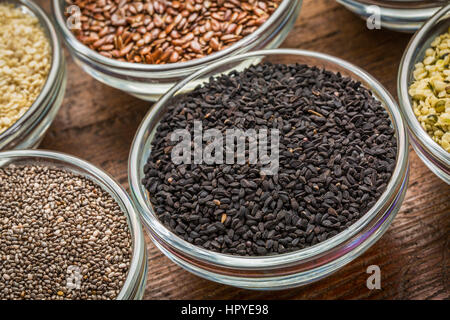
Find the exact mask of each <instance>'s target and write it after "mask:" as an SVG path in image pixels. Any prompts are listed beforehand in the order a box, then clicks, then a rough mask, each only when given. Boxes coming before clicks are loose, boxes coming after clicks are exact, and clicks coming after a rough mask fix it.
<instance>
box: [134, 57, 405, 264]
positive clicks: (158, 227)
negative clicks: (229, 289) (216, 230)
mask: <svg viewBox="0 0 450 320" xmlns="http://www.w3.org/2000/svg"><path fill="white" fill-rule="evenodd" d="M272 55H297V56H299V57H310V58H314V59H318V60H323V61H325V62H329V63H332V64H334V65H339V66H340V67H344V68H345V69H347V70H349V71H350V72H351V73H354V74H356V75H357V76H359V77H361V78H362V79H364V80H365V81H366V82H367V83H368V84H370V88H369V89H371V90H372V91H373V92H374V93H376V94H378V95H379V98H381V100H382V102H383V104H384V105H385V106H386V107H387V108H388V109H389V112H390V113H391V115H392V120H393V122H394V124H393V125H394V127H395V128H397V130H396V133H397V141H398V156H397V162H396V167H395V170H394V172H393V174H392V178H391V180H390V181H389V183H388V186H387V188H386V190H385V192H384V193H383V194H382V195H381V197H380V199H378V201H377V202H376V204H375V205H374V207H373V208H372V209H371V210H369V211H368V212H367V213H366V214H365V215H364V216H363V217H362V218H361V219H359V220H358V221H357V222H356V223H354V224H353V225H352V226H350V227H349V228H348V229H346V230H344V231H343V232H341V233H339V234H338V235H336V236H334V237H333V238H330V239H328V240H326V241H324V242H321V243H319V244H317V245H315V246H312V247H309V248H305V249H302V250H298V251H294V252H291V253H285V254H279V255H273V256H262V257H244V256H235V255H228V254H222V253H216V252H213V251H209V250H206V249H203V248H200V247H198V246H195V245H193V244H190V243H188V242H187V241H185V240H183V239H181V238H179V237H178V236H176V235H175V234H174V233H172V232H171V231H170V230H169V229H167V228H166V227H165V226H164V225H163V224H162V223H161V222H160V221H159V220H158V219H157V217H156V216H155V214H154V213H153V210H152V209H151V208H150V206H149V205H148V203H147V201H146V200H145V196H144V194H143V193H142V188H141V185H140V184H141V181H140V177H139V174H138V173H139V172H140V170H142V168H139V167H138V165H139V163H140V159H139V158H138V157H139V154H140V152H141V150H140V149H141V148H142V146H144V145H145V144H146V140H144V137H145V134H146V132H147V131H148V127H149V123H150V122H151V120H152V118H153V117H154V116H155V115H156V114H157V113H158V111H159V109H161V108H163V106H164V105H165V104H166V102H167V101H168V100H169V99H170V98H171V97H172V96H173V95H174V94H175V93H177V92H178V91H179V90H180V89H181V88H183V87H184V86H185V85H186V84H188V83H189V82H190V81H192V80H193V79H196V78H198V77H199V76H201V75H202V74H207V73H209V72H211V71H214V70H215V69H218V68H219V67H221V66H223V65H226V64H231V63H233V62H237V61H242V60H246V59H249V58H252V57H253V58H254V57H265V56H272ZM299 63H301V62H299ZM407 147H408V137H407V134H406V129H405V127H404V125H403V121H402V117H401V114H400V112H399V110H398V106H397V103H396V102H395V100H394V99H393V97H392V96H391V95H390V93H389V92H388V91H387V90H386V89H385V88H384V87H383V86H382V85H381V84H380V83H379V82H378V81H377V80H376V79H375V78H373V77H372V76H371V75H370V74H368V73H367V72H365V71H364V70H362V69H360V68H359V67H357V66H355V65H353V64H351V63H349V62H347V61H345V60H342V59H339V58H336V57H333V56H330V55H327V54H323V53H318V52H313V51H307V50H298V49H271V50H260V51H253V52H248V53H245V54H241V55H236V56H232V57H229V58H226V59H224V60H221V61H219V62H217V63H214V64H212V65H209V66H207V67H205V68H203V69H201V70H199V71H197V72H195V73H194V74H192V75H191V76H189V77H188V78H186V79H185V80H183V81H181V82H179V83H178V84H176V85H175V86H174V87H173V88H172V89H170V91H168V92H167V93H166V94H165V95H164V96H163V97H162V98H161V99H160V100H159V101H158V102H157V103H156V104H155V105H154V106H153V107H152V109H151V110H150V111H149V112H148V113H147V115H146V116H145V118H144V120H143V121H142V123H141V125H140V127H139V129H138V131H137V133H136V136H135V138H134V141H133V144H132V147H131V151H130V157H129V163H128V178H129V184H130V189H131V195H132V197H133V200H134V201H135V204H136V206H137V208H138V211H139V213H140V214H141V218H142V219H143V222H144V224H145V225H146V226H147V227H150V228H151V229H152V231H153V232H155V233H156V235H157V236H158V237H159V238H160V239H161V240H162V241H164V242H166V243H168V244H169V246H172V247H174V248H175V250H179V251H181V252H183V253H184V254H187V255H190V256H193V257H194V258H196V259H200V260H202V261H206V262H207V263H212V264H214V265H218V266H222V267H225V268H238V269H248V270H255V269H266V268H274V267H275V268H276V267H279V266H282V265H286V264H290V263H296V262H299V261H303V260H307V259H311V258H314V257H315V256H318V255H320V254H322V253H325V252H327V251H328V250H330V249H332V248H334V247H337V246H338V245H339V244H341V243H343V242H345V241H346V240H347V239H349V238H351V237H352V236H354V235H356V234H358V233H359V232H360V231H361V230H362V229H363V228H364V226H365V225H366V224H367V223H368V222H369V221H371V220H372V219H373V218H374V217H375V216H376V215H377V213H378V212H379V211H380V210H381V209H382V207H383V205H384V203H385V202H386V201H387V200H388V199H389V197H390V196H391V192H392V191H393V190H395V187H396V186H398V185H401V184H402V182H403V179H402V176H401V174H400V173H401V172H402V170H404V169H405V168H406V167H407V164H408V149H407Z"/></svg>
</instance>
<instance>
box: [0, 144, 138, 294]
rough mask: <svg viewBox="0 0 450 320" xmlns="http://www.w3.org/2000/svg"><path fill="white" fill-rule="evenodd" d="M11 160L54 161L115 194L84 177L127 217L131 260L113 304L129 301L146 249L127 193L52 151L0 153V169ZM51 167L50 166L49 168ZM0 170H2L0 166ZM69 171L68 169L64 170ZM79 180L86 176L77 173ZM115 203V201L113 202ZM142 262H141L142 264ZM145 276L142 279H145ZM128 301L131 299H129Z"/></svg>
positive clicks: (108, 178)
mask: <svg viewBox="0 0 450 320" xmlns="http://www.w3.org/2000/svg"><path fill="white" fill-rule="evenodd" d="M8 158H9V159H12V161H11V164H14V162H15V161H17V160H20V159H26V158H39V159H44V160H55V161H57V162H59V163H61V164H62V166H61V167H60V168H62V169H65V168H66V165H67V164H69V165H72V166H73V167H75V168H77V169H80V170H82V171H84V172H87V173H88V174H90V175H92V176H93V177H94V178H95V179H97V180H99V181H100V182H101V183H102V184H105V185H106V186H107V187H108V188H110V189H111V190H113V191H114V193H116V195H117V196H116V195H114V194H113V193H112V192H110V191H109V190H107V189H106V188H104V187H103V186H102V185H101V184H100V183H98V182H96V181H94V180H92V179H91V178H88V177H86V178H87V179H88V180H90V181H93V182H94V183H95V184H97V185H98V186H99V187H100V188H102V190H104V191H105V192H107V193H108V194H109V195H111V196H112V197H113V198H114V199H116V197H117V198H118V200H119V201H121V202H122V204H123V208H124V209H125V210H122V212H123V214H124V215H125V216H126V217H127V220H128V221H129V223H128V230H129V231H130V234H131V237H132V239H133V252H132V258H131V261H130V267H129V269H128V274H127V277H126V279H125V281H124V284H123V286H122V288H121V290H120V292H119V294H118V295H117V297H116V300H122V299H126V298H128V297H127V296H128V295H129V294H130V293H133V290H134V287H135V285H136V281H139V276H140V275H139V273H140V269H141V265H142V263H145V262H146V246H145V239H144V234H143V231H142V226H141V222H140V219H139V218H138V215H137V210H136V207H135V206H134V203H133V202H132V201H131V199H130V197H129V195H128V193H127V192H126V191H125V189H124V188H123V187H122V186H121V185H120V184H119V183H118V182H117V181H116V180H115V179H114V178H113V177H112V176H111V175H110V174H108V173H107V172H106V171H104V170H102V169H100V168H98V167H96V166H94V165H93V164H91V163H89V162H87V161H86V160H83V159H80V158H78V157H75V156H72V155H69V154H66V153H62V152H57V151H51V150H42V149H40V150H10V151H2V152H0V165H1V161H2V160H4V159H8ZM50 166H51V165H50ZM0 168H1V166H0ZM67 170H68V171H71V172H72V170H70V169H67ZM79 174H80V175H82V176H85V174H84V173H83V172H82V173H79ZM116 201H117V200H116ZM142 253H144V255H142ZM143 259H144V261H143ZM145 276H146V275H144V277H145ZM130 298H131V297H130Z"/></svg>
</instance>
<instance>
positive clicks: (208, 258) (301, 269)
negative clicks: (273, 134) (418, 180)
mask: <svg viewBox="0 0 450 320" xmlns="http://www.w3.org/2000/svg"><path fill="white" fill-rule="evenodd" d="M259 61H269V62H274V63H286V64H290V63H304V64H308V65H315V66H319V67H323V68H326V69H328V70H331V71H335V72H338V71H339V72H341V73H342V74H343V75H346V76H350V77H352V78H353V79H357V80H359V81H361V82H362V83H363V84H364V85H365V86H366V87H367V88H370V89H371V90H372V92H373V94H374V95H375V96H376V97H377V98H378V99H379V100H380V101H381V102H382V103H383V104H384V106H385V107H386V110H387V112H388V114H389V116H390V118H391V120H392V123H393V127H394V129H395V132H396V136H397V143H398V155H397V162H396V167H395V171H394V173H393V176H392V178H391V180H390V182H389V184H388V186H387V189H386V191H385V192H384V193H383V194H382V196H381V198H380V199H379V200H378V201H377V202H376V204H375V205H374V207H373V208H372V209H371V210H370V211H369V212H367V213H366V214H365V215H364V216H363V217H362V218H361V219H360V220H358V221H357V222H356V223H354V224H353V225H352V226H351V227H350V228H348V229H347V230H345V231H343V232H341V233H339V234H338V235H336V236H335V237H333V238H330V239H328V240H326V241H324V242H321V243H319V244H317V245H314V246H312V247H309V248H306V249H302V250H299V251H295V252H292V253H286V254H280V255H275V256H263V257H243V256H234V255H227V254H221V253H216V252H212V251H208V250H206V249H203V248H200V247H197V246H195V245H192V244H190V243H188V242H186V241H184V240H182V239H181V238H179V237H178V236H176V235H175V234H174V233H172V232H171V231H170V230H168V229H167V228H166V227H165V226H164V225H163V224H162V223H161V222H160V221H159V220H158V218H157V216H156V214H155V212H154V210H153V207H152V206H151V204H150V201H149V194H148V192H147V190H146V189H145V187H144V186H143V185H142V184H141V181H142V178H143V177H144V171H143V168H144V165H145V164H146V161H147V159H148V156H149V154H150V152H151V149H150V148H151V142H152V139H153V136H154V133H155V129H156V127H157V125H158V123H159V121H160V119H161V117H162V115H163V114H165V112H167V108H168V106H169V105H170V104H171V103H173V101H174V99H177V96H178V95H179V94H180V93H183V92H185V88H186V86H188V87H190V84H191V83H192V82H197V80H198V79H204V78H209V77H210V76H218V75H220V74H222V73H223V72H227V71H229V70H230V69H233V68H234V69H235V70H236V68H237V69H241V68H243V65H249V64H252V63H255V62H259ZM128 177H129V182H130V188H131V194H132V197H133V200H134V202H135V204H136V205H137V208H138V210H139V212H140V215H141V219H142V221H143V223H144V226H145V227H146V228H147V230H148V231H149V234H150V236H151V238H152V240H153V242H154V243H155V245H156V246H157V247H158V248H159V249H160V250H161V251H162V252H163V253H164V254H165V255H166V256H168V257H169V258H170V259H171V260H172V261H174V262H175V263H177V264H179V265H180V266H181V267H183V268H185V269H186V270H188V271H191V272H192V273H194V274H196V275H199V276H201V277H204V278H206V279H209V280H212V281H216V282H219V283H224V284H228V285H232V286H236V287H242V288H247V289H258V290H269V289H270V290H274V289H284V288H290V287H295V286H300V285H305V284H308V283H310V282H313V281H316V280H318V279H320V278H323V277H325V276H327V275H329V274H331V273H333V272H335V271H336V270H338V269H340V268H342V267H343V266H344V265H346V264H347V263H349V262H350V261H352V260H353V259H355V258H356V257H358V256H359V255H361V254H362V253H363V252H364V251H366V250H367V249H368V248H369V247H370V246H371V245H373V244H374V243H375V242H376V241H377V240H378V239H379V238H380V237H381V235H382V234H383V233H384V232H385V231H386V230H387V228H388V226H389V225H390V223H391V221H392V220H393V219H394V217H395V215H396V214H397V212H398V210H399V208H400V206H401V203H402V201H403V198H404V196H405V191H406V186H407V181H408V137H407V134H406V129H405V127H404V125H403V122H402V118H401V115H400V112H399V111H398V106H397V104H396V102H395V100H394V99H393V98H392V96H391V95H390V94H389V93H388V92H387V91H386V89H384V88H383V87H382V85H381V84H380V83H379V82H377V81H376V80H375V79H374V78H373V77H372V76H370V75H369V74H367V73H366V72H365V71H363V70H361V69H359V68H358V67H356V66H354V65H352V64H350V63H348V62H346V61H343V60H341V59H338V58H335V57H332V56H329V55H325V54H321V53H316V52H311V51H304V50H290V49H276V50H263V51H257V52H250V53H246V54H243V55H239V56H235V57H230V58H227V59H224V60H222V61H220V62H218V63H215V64H213V65H210V66H208V67H206V68H204V69H202V70H201V71H198V72H196V73H195V74H193V75H191V76H190V77H188V78H187V79H185V80H184V81H182V82H180V83H178V84H177V85H176V86H174V87H173V88H172V89H171V90H170V91H169V92H168V93H167V94H166V95H164V96H163V97H162V98H161V99H160V100H159V101H158V102H157V103H156V104H155V105H154V106H153V108H152V109H151V110H150V111H149V113H148V114H147V115H146V117H145V119H144V120H143V122H142V124H141V126H140V128H139V129H138V132H137V134H136V137H135V139H134V142H133V145H132V148H131V153H130V158H129V165H128Z"/></svg>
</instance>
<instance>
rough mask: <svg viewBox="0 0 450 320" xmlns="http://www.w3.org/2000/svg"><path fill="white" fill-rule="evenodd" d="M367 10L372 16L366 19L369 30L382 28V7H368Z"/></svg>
mask: <svg viewBox="0 0 450 320" xmlns="http://www.w3.org/2000/svg"><path fill="white" fill-rule="evenodd" d="M367 12H368V13H369V14H370V16H369V17H368V18H367V20H366V25H367V28H368V29H369V30H374V29H377V30H380V29H381V8H380V7H379V6H369V7H367Z"/></svg>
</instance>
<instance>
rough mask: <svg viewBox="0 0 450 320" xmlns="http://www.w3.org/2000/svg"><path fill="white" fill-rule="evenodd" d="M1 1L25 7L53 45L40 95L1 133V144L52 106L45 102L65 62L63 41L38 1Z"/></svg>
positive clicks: (1, 1) (17, 6) (0, 1)
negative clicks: (47, 71)
mask: <svg viewBox="0 0 450 320" xmlns="http://www.w3.org/2000/svg"><path fill="white" fill-rule="evenodd" d="M0 3H1V4H3V3H9V4H12V5H14V6H15V7H16V8H20V7H25V8H26V9H27V13H28V14H31V15H33V16H35V17H36V18H38V20H39V25H40V26H41V28H42V29H43V30H44V32H45V34H46V36H47V39H48V41H49V44H50V47H51V66H50V71H49V73H48V75H47V79H46V80H45V83H44V85H43V86H42V88H41V91H40V92H39V95H38V96H37V98H36V100H35V101H34V102H33V104H32V105H31V106H30V107H29V108H28V110H27V111H26V112H25V113H24V114H23V115H22V116H21V117H20V118H19V119H18V120H17V121H16V122H14V123H13V125H12V126H10V127H9V128H8V129H6V130H5V131H3V132H2V133H1V134H0V145H1V144H3V143H5V142H6V143H7V142H8V140H9V139H10V137H12V136H14V134H15V133H16V132H17V131H19V130H21V129H22V128H25V127H26V128H27V127H28V125H27V122H28V121H29V120H31V119H34V118H35V117H36V116H38V115H39V114H40V113H42V112H44V111H45V110H46V109H48V108H51V107H52V105H50V104H45V103H46V102H47V101H46V100H47V96H48V95H49V94H50V93H51V92H52V90H54V89H55V86H54V84H55V83H56V81H58V78H59V73H60V67H61V65H62V64H63V63H64V56H63V55H62V47H61V42H60V39H59V37H58V35H57V33H56V29H55V27H54V25H53V24H52V22H51V21H50V19H49V17H48V16H47V14H46V13H45V12H44V10H42V8H41V7H40V6H39V5H38V4H37V3H35V2H33V1H30V0H0ZM30 125H31V124H30Z"/></svg>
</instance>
